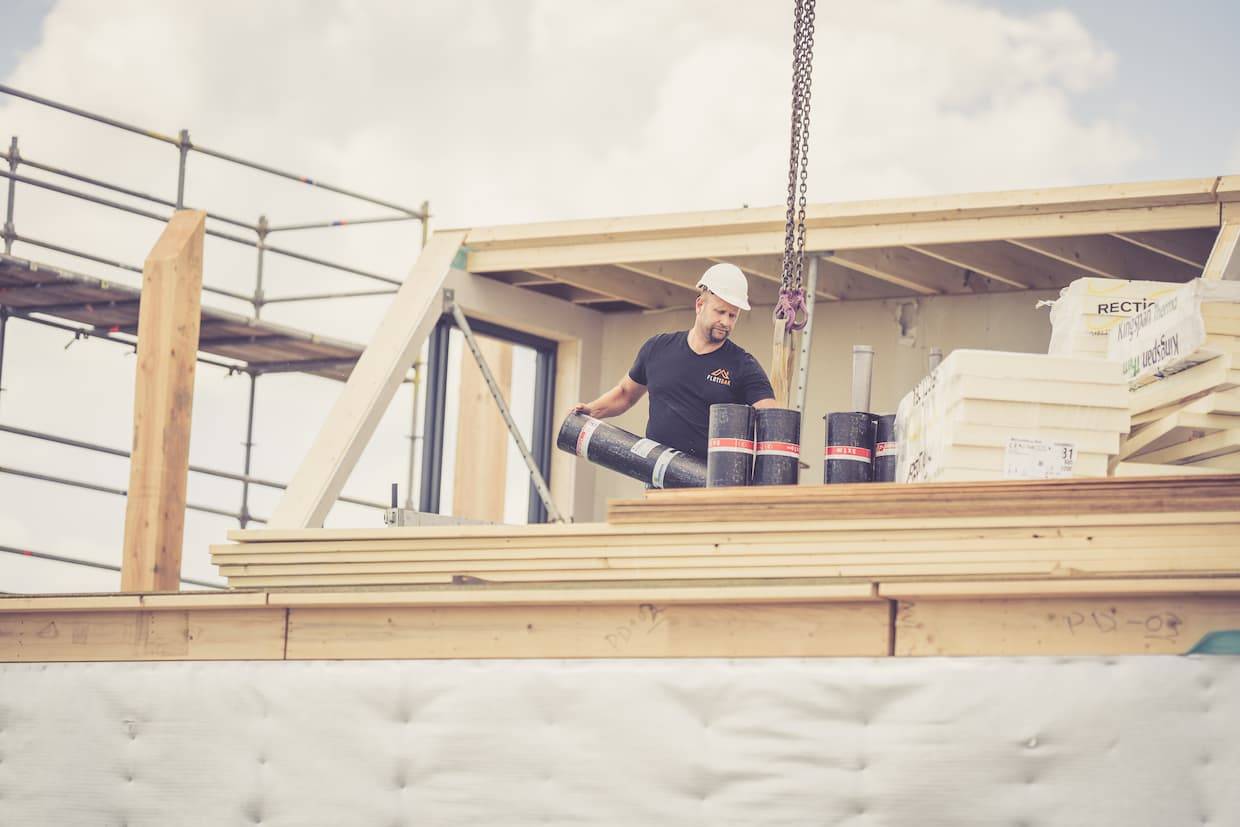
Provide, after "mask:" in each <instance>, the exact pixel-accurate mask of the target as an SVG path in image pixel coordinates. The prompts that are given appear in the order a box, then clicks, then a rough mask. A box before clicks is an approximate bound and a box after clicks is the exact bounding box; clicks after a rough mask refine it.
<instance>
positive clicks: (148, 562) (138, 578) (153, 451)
mask: <svg viewBox="0 0 1240 827" xmlns="http://www.w3.org/2000/svg"><path fill="white" fill-rule="evenodd" d="M205 223H206V213H204V212H200V211H198V210H178V211H177V212H176V213H175V214H173V216H172V219H171V220H170V221H169V222H168V226H167V227H166V228H165V229H164V232H163V234H162V235H161V236H160V237H159V240H158V241H157V242H155V246H154V247H153V248H152V249H151V254H150V255H149V256H147V259H146V262H145V264H144V265H143V268H142V305H141V308H140V310H139V312H138V363H137V381H136V382H135V383H134V404H133V455H132V457H131V458H130V464H129V499H128V502H127V504H126V507H125V554H124V557H123V559H122V562H121V591H127V592H147V591H177V590H178V589H179V588H180V583H181V543H182V540H183V539H184V534H185V487H186V482H187V478H188V476H189V433H190V419H191V414H192V411H193V404H194V368H195V365H196V364H197V361H196V359H197V355H198V328H199V324H200V321H201V318H202V242H203V236H204V231H205V229H206V227H205Z"/></svg>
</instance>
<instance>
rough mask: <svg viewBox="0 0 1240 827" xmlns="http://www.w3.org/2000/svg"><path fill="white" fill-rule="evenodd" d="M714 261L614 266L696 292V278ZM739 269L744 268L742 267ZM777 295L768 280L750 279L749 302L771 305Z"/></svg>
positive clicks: (698, 260)
mask: <svg viewBox="0 0 1240 827" xmlns="http://www.w3.org/2000/svg"><path fill="white" fill-rule="evenodd" d="M714 263H715V262H714V261H713V260H709V259H690V260H687V261H647V262H640V263H637V264H627V263H622V264H617V265H616V266H617V267H620V268H622V269H624V270H628V271H629V272H631V273H636V274H638V275H641V276H645V277H647V278H652V279H656V280H657V281H663V282H667V283H668V284H674V285H676V286H678V287H685V288H688V289H690V290H693V291H695V292H696V291H697V282H698V279H700V278H701V277H702V273H704V272H706V270H707V269H708V268H709V267H710V266H711V265H712V264H714ZM737 266H740V265H737ZM741 269H742V270H744V268H743V267H742V268H741ZM778 297H779V290H778V289H777V288H776V287H774V286H773V285H772V284H771V283H770V282H769V281H766V280H760V279H753V280H750V282H749V303H750V304H752V305H760V306H772V307H773V306H774V305H775V301H776V299H778Z"/></svg>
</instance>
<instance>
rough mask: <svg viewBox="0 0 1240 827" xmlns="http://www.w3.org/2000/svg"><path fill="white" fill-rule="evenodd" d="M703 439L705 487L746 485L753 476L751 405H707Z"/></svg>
mask: <svg viewBox="0 0 1240 827" xmlns="http://www.w3.org/2000/svg"><path fill="white" fill-rule="evenodd" d="M707 437H708V439H707V442H706V487H707V488H718V487H721V486H733V485H749V481H750V479H752V477H753V408H751V407H749V406H748V405H736V404H729V403H721V404H718V405H711V406H710V426H709V429H708V431H707Z"/></svg>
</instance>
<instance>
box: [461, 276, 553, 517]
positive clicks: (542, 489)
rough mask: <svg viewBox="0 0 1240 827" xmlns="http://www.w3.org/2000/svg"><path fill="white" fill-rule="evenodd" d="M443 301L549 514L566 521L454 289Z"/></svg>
mask: <svg viewBox="0 0 1240 827" xmlns="http://www.w3.org/2000/svg"><path fill="white" fill-rule="evenodd" d="M443 304H444V310H446V311H447V312H449V313H451V314H452V319H453V321H455V322H456V326H457V327H458V328H460V330H461V335H463V336H464V337H465V344H467V345H469V352H470V353H472V354H474V361H476V362H477V363H478V370H480V371H481V372H482V378H483V379H485V380H486V383H487V389H488V390H490V391H491V397H492V398H493V399H494V400H495V404H496V405H497V406H499V414H500V416H502V417H503V418H504V424H505V425H507V426H508V433H510V434H511V435H512V438H513V440H514V441H515V442H516V443H517V450H519V451H520V452H521V457H522V458H523V459H524V460H525V467H526V468H527V469H529V472H530V479H531V480H532V481H533V483H534V490H536V491H537V492H538V496H539V498H540V499H541V500H542V502H543V506H544V507H546V509H547V516H548V517H549V518H550V519H551V520H552V522H557V523H562V522H564V518H563V517H562V516H561V515H560V512H559V509H557V508H556V507H555V503H554V502H552V500H551V490H550V489H549V488H547V481H546V480H545V479H543V475H542V471H540V470H539V469H538V463H536V462H535V461H534V455H533V454H531V453H530V449H529V448H528V447H527V446H526V444H525V438H524V437H522V436H521V431H520V430H518V429H517V423H516V422H515V421H514V420H513V418H512V414H511V413H510V412H509V411H508V403H507V402H506V401H504V394H503V392H502V391H501V390H500V389H499V385H498V384H496V382H495V376H494V375H493V374H492V373H491V369H490V368H489V367H487V361H486V359H485V358H484V357H483V355H482V351H481V350H480V349H479V348H478V341H477V340H476V339H475V338H474V331H473V329H472V328H470V326H469V320H468V319H466V318H465V314H464V313H463V312H462V311H461V308H460V306H459V305H458V304H457V303H456V300H455V294H454V293H453V291H451V290H444V291H443Z"/></svg>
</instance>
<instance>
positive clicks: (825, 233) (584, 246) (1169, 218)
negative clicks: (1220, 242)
mask: <svg viewBox="0 0 1240 827" xmlns="http://www.w3.org/2000/svg"><path fill="white" fill-rule="evenodd" d="M1217 226H1219V208H1218V205H1217V204H1215V203H1204V204H1197V203H1189V204H1182V205H1174V206H1159V207H1150V208H1142V209H1107V210H1093V211H1079V212H1060V213H1035V214H1030V215H1019V216H1007V215H996V216H991V217H983V218H944V219H939V220H921V221H915V220H907V221H901V222H894V223H884V224H861V225H857V226H826V227H818V228H810V229H807V231H806V250H807V251H814V252H823V251H827V250H845V249H850V250H851V249H862V248H871V247H897V246H909V245H915V246H921V245H924V244H948V243H959V242H970V241H997V240H1001V239H1019V238H1047V237H1053V236H1078V235H1098V234H1104V233H1128V232H1144V231H1156V230H1180V229H1189V228H1198V227H1217ZM783 247H784V235H783V231H782V222H781V225H780V229H778V230H764V231H761V232H757V231H755V232H747V231H744V230H740V231H737V232H729V233H713V234H712V233H705V234H703V233H701V232H693V233H686V234H684V235H680V236H677V235H673V234H670V231H663V232H660V233H657V234H655V235H654V236H653V237H643V238H630V237H625V236H618V237H616V236H608V237H605V238H591V240H589V241H581V242H578V241H576V240H572V239H567V240H566V239H558V240H556V241H555V242H554V243H552V242H551V241H550V240H546V239H532V240H530V241H528V242H526V243H524V244H523V245H521V246H508V245H505V246H501V247H493V248H492V247H474V248H471V252H470V254H469V258H468V269H469V270H470V271H471V272H474V273H485V272H491V271H495V270H528V269H530V268H545V267H578V266H583V265H592V264H596V265H605V264H614V263H615V262H618V261H623V262H626V263H633V262H642V261H668V260H674V259H685V258H723V259H727V260H733V259H734V258H735V257H738V256H771V255H775V256H778V255H780V254H781V253H782V252H783Z"/></svg>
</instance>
